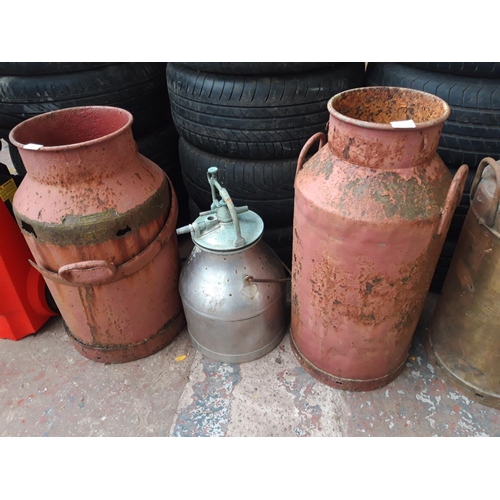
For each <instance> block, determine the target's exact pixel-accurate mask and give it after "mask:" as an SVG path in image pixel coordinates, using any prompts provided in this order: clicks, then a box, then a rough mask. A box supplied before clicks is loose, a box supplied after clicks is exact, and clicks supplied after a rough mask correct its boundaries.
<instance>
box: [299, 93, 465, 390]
mask: <svg viewBox="0 0 500 500" xmlns="http://www.w3.org/2000/svg"><path fill="white" fill-rule="evenodd" d="M328 110H329V112H330V120H329V130H328V142H327V144H325V142H326V137H325V136H324V134H321V133H319V134H316V135H314V136H313V137H312V138H311V139H310V140H309V141H308V142H307V143H306V145H305V146H304V148H303V150H302V152H301V154H300V156H299V159H298V165H297V174H296V179H295V210H294V229H293V231H294V240H293V262H292V265H293V268H292V269H293V273H292V320H291V323H292V324H291V331H292V339H291V340H292V348H293V350H294V352H295V354H296V356H297V358H298V359H299V361H300V363H301V364H302V366H303V367H304V368H305V369H306V370H307V371H308V372H310V373H311V374H312V375H313V376H314V377H316V378H317V379H319V380H320V381H322V382H324V383H326V384H328V385H331V386H333V387H336V388H339V389H346V390H351V391H365V390H372V389H376V388H379V387H382V386H384V385H386V384H388V383H389V382H391V381H392V380H393V379H394V378H396V377H397V375H398V374H399V373H400V372H401V371H402V370H403V368H404V366H405V360H406V357H407V355H408V350H409V347H410V345H411V341H412V337H413V333H414V330H415V328H416V325H417V323H418V319H419V316H420V314H421V311H422V308H423V305H424V300H425V298H426V294H427V291H428V289H429V285H430V283H431V279H432V275H433V272H434V269H435V267H436V264H437V261H438V258H439V254H440V251H441V249H442V246H443V243H444V239H445V236H446V232H447V230H448V227H449V224H450V220H451V217H452V214H453V211H454V209H455V207H456V205H457V203H458V201H459V200H460V197H461V195H462V192H463V188H464V183H465V180H466V177H467V172H468V167H467V166H466V165H463V166H462V167H461V168H460V169H459V170H458V172H457V174H456V175H455V177H454V178H452V175H451V174H450V173H449V171H448V169H447V168H446V166H445V165H444V163H443V161H442V160H441V159H440V158H439V156H438V155H437V153H436V150H437V145H438V141H439V137H440V132H441V128H442V125H443V122H444V121H445V120H446V118H447V117H448V116H449V113H450V109H449V106H448V105H447V104H446V103H445V102H444V101H443V100H441V99H439V98H438V97H436V96H433V95H430V94H427V93H425V92H420V91H416V90H412V89H402V88H394V87H366V88H360V89H353V90H349V91H346V92H342V93H340V94H337V95H336V96H334V97H332V98H331V99H330V101H329V102H328ZM409 127H411V128H409ZM316 141H319V143H320V144H319V146H320V148H319V150H318V151H317V153H316V154H314V155H313V156H312V157H311V158H310V159H309V160H308V161H307V162H305V158H306V155H307V154H308V152H309V150H310V148H311V146H312V145H313V144H314V143H315V142H316Z"/></svg>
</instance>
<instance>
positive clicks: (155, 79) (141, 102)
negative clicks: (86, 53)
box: [0, 63, 170, 137]
mask: <svg viewBox="0 0 500 500" xmlns="http://www.w3.org/2000/svg"><path fill="white" fill-rule="evenodd" d="M165 67H166V63H117V64H113V65H108V66H103V67H100V68H94V69H92V70H88V71H79V72H76V73H66V74H58V75H41V76H13V77H0V128H3V129H8V130H11V129H12V128H13V127H14V126H15V125H17V124H18V123H20V122H22V121H23V120H26V119H28V118H31V117H32V116H36V115H39V114H41V113H45V112H48V111H54V110H57V109H63V108H69V107H74V106H95V105H106V106H116V107H119V108H124V109H126V110H128V111H130V112H131V113H132V114H133V115H134V123H133V125H132V130H133V132H134V135H136V136H137V137H140V136H142V135H144V134H146V133H148V132H149V131H151V130H154V129H156V128H158V127H159V126H160V125H162V124H164V123H166V122H167V121H168V120H169V119H170V108H169V103H168V93H167V88H166V82H165Z"/></svg>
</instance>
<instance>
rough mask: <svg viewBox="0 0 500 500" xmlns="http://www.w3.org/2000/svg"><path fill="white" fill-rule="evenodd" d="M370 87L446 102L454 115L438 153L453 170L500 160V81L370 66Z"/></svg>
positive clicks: (399, 66)
mask: <svg viewBox="0 0 500 500" xmlns="http://www.w3.org/2000/svg"><path fill="white" fill-rule="evenodd" d="M367 84H368V85H382V86H395V87H406V88H413V89H417V90H423V91H425V92H429V93H430V94H434V95H437V96H438V97H441V98H442V99H444V100H445V101H446V102H447V103H448V104H449V105H450V108H451V114H450V117H449V118H448V120H447V121H446V122H445V123H444V126H443V131H442V134H441V139H440V142H439V147H438V153H439V155H440V156H441V158H442V159H443V161H444V162H445V164H446V165H447V166H448V167H449V168H458V167H459V166H460V165H462V164H464V163H465V164H467V165H468V166H469V168H470V169H476V168H477V165H478V164H479V162H480V161H481V160H482V159H483V158H484V157H486V156H491V157H493V158H495V159H496V158H500V78H499V79H492V78H491V79H486V78H473V77H470V76H457V75H448V74H446V73H436V72H433V71H426V70H423V69H420V68H414V67H411V66H408V65H405V64H399V63H370V64H369V65H368V69H367Z"/></svg>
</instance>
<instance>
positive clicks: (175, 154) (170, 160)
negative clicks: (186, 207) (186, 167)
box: [136, 121, 182, 182]
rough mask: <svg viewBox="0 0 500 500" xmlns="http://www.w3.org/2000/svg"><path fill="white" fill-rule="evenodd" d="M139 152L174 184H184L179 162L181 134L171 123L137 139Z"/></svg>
mask: <svg viewBox="0 0 500 500" xmlns="http://www.w3.org/2000/svg"><path fill="white" fill-rule="evenodd" d="M136 142H137V147H138V148H139V152H140V153H141V154H142V155H144V156H145V157H146V158H149V159H150V160H151V161H153V162H154V163H156V164H157V165H158V166H159V167H160V168H161V169H162V170H163V171H164V172H165V173H166V174H167V175H168V176H169V178H170V180H171V181H172V182H178V181H181V182H182V175H181V166H180V162H179V134H178V133H177V130H175V127H174V124H173V122H172V121H170V122H169V123H168V124H167V125H164V126H163V127H162V128H159V129H156V130H153V131H152V132H150V133H149V134H147V135H145V136H143V137H140V138H139V139H137V141H136Z"/></svg>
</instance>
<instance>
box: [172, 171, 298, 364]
mask: <svg viewBox="0 0 500 500" xmlns="http://www.w3.org/2000/svg"><path fill="white" fill-rule="evenodd" d="M207 175H208V181H209V184H210V186H211V190H212V198H213V203H212V206H211V210H209V211H207V212H202V213H200V216H199V217H198V218H197V219H196V220H195V221H194V222H193V223H192V224H189V225H188V226H186V227H184V228H179V229H178V230H177V233H178V234H186V233H191V237H192V240H193V242H194V248H193V251H192V252H191V255H190V256H189V258H188V260H187V261H186V264H185V266H184V267H183V269H182V271H181V277H180V285H179V289H180V294H181V297H182V303H183V306H184V312H185V315H186V320H187V328H188V331H189V335H190V337H191V339H192V341H193V343H194V345H195V346H196V348H197V349H198V350H199V351H200V352H201V353H202V354H204V355H205V356H207V357H208V358H210V359H213V360H215V361H222V362H226V363H244V362H248V361H253V360H255V359H257V358H260V357H262V356H264V355H265V354H267V353H269V352H270V351H272V350H273V349H274V348H275V347H276V346H277V345H278V344H279V343H280V341H281V340H282V338H283V335H284V334H285V329H286V326H287V322H286V300H285V299H286V295H285V285H286V282H287V281H289V278H286V277H285V271H284V268H283V264H282V263H281V261H280V260H279V258H278V257H277V256H276V254H275V253H274V252H273V250H271V248H270V247H269V246H268V245H267V244H266V243H265V242H264V241H262V239H261V238H262V233H263V230H264V223H263V222H262V219H261V218H260V217H259V216H258V215H257V214H256V213H255V212H252V211H251V210H248V207H246V206H245V207H235V206H234V204H233V201H232V200H231V198H230V196H229V194H228V192H227V190H226V189H225V188H223V187H221V185H220V184H219V182H218V181H217V168H216V167H210V168H209V169H208V173H207ZM216 189H217V190H218V192H219V194H220V196H221V200H218V199H217V196H216V192H215V190H216Z"/></svg>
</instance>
